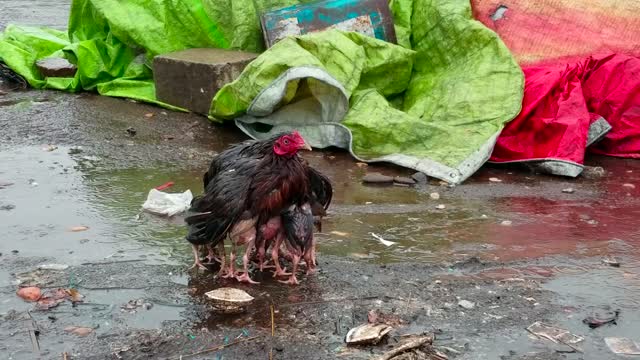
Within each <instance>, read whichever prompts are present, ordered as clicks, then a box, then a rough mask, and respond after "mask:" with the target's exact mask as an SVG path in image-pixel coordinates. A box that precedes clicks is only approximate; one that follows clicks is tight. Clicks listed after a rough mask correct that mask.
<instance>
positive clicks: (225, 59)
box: [153, 49, 258, 115]
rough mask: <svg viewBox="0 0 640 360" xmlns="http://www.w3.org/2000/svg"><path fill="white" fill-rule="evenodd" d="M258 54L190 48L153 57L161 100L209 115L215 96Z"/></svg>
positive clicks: (155, 79)
mask: <svg viewBox="0 0 640 360" xmlns="http://www.w3.org/2000/svg"><path fill="white" fill-rule="evenodd" d="M257 56H258V54H254V53H248V52H243V51H231V50H223V49H188V50H183V51H178V52H174V53H170V54H164V55H158V56H156V57H155V58H154V59H153V77H154V81H155V84H156V97H157V98H158V100H160V101H162V102H165V103H167V104H171V105H174V106H179V107H181V108H185V109H188V110H191V111H193V112H196V113H199V114H203V115H207V114H208V113H209V108H210V107H211V100H212V99H213V97H214V96H215V95H216V93H217V92H218V91H219V90H220V89H221V88H222V87H223V86H224V85H226V84H228V83H230V82H232V81H234V80H235V79H237V78H238V76H240V73H242V70H244V68H245V67H246V66H247V64H249V63H250V62H251V61H252V60H253V59H255V58H256V57H257Z"/></svg>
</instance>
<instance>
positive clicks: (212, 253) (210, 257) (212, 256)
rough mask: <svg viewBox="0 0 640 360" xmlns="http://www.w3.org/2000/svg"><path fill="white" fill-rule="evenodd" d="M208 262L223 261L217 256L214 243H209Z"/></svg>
mask: <svg viewBox="0 0 640 360" xmlns="http://www.w3.org/2000/svg"><path fill="white" fill-rule="evenodd" d="M206 259H207V264H213V262H214V261H215V262H217V263H221V262H222V260H221V259H220V258H219V257H217V256H216V252H215V251H214V248H213V245H212V244H207V257H206Z"/></svg>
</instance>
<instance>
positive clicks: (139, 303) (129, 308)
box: [120, 299, 153, 313]
mask: <svg viewBox="0 0 640 360" xmlns="http://www.w3.org/2000/svg"><path fill="white" fill-rule="evenodd" d="M152 307H153V304H152V303H150V302H147V301H145V300H144V299H137V300H129V301H128V302H127V303H126V304H124V305H122V306H120V310H121V311H123V312H124V311H126V312H129V313H135V312H136V311H137V310H138V308H142V309H145V310H150V309H151V308H152Z"/></svg>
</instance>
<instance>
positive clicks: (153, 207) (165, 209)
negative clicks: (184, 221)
mask: <svg viewBox="0 0 640 360" xmlns="http://www.w3.org/2000/svg"><path fill="white" fill-rule="evenodd" d="M191 200H193V195H192V194H191V190H187V191H185V192H183V193H175V194H171V193H165V192H162V191H158V190H156V189H151V191H149V195H148V196H147V200H146V201H145V202H144V204H142V208H143V209H144V210H146V211H148V212H150V213H154V214H158V215H166V216H173V215H175V214H179V213H181V212H184V211H186V210H187V209H189V206H191Z"/></svg>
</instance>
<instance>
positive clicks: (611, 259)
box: [602, 256, 620, 267]
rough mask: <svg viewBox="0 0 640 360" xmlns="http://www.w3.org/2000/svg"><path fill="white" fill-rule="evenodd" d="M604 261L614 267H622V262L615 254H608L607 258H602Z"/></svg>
mask: <svg viewBox="0 0 640 360" xmlns="http://www.w3.org/2000/svg"><path fill="white" fill-rule="evenodd" d="M602 263H603V264H605V265H609V266H612V267H620V262H618V259H616V258H614V257H613V256H607V257H606V258H604V259H602Z"/></svg>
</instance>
